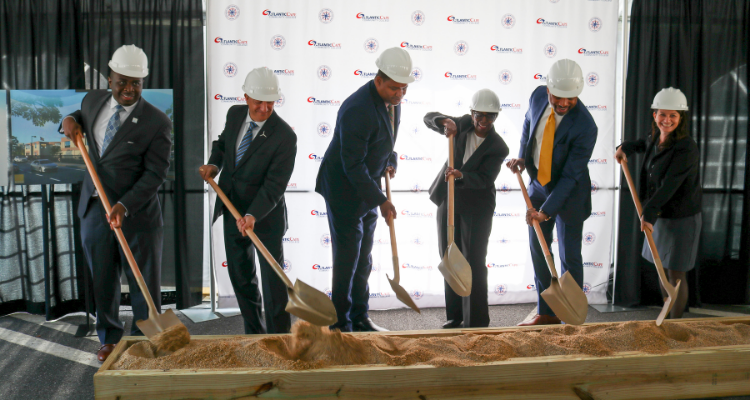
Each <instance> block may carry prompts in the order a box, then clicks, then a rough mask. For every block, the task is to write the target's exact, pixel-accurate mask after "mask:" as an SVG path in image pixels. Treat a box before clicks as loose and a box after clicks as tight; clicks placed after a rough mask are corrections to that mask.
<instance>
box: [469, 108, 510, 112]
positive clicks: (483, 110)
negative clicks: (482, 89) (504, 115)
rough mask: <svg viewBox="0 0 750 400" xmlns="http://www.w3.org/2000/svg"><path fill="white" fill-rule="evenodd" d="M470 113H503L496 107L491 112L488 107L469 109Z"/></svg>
mask: <svg viewBox="0 0 750 400" xmlns="http://www.w3.org/2000/svg"><path fill="white" fill-rule="evenodd" d="M471 111H479V112H492V113H494V112H496V113H499V112H500V111H503V109H502V108H500V107H498V108H497V109H496V110H491V109H490V108H489V107H477V108H471Z"/></svg>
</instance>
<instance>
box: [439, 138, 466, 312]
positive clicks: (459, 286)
mask: <svg viewBox="0 0 750 400" xmlns="http://www.w3.org/2000/svg"><path fill="white" fill-rule="evenodd" d="M454 138H455V136H454V137H451V139H450V140H449V141H448V166H450V167H451V168H453V140H454ZM454 185H455V178H454V177H453V175H451V176H450V178H448V248H447V249H446V250H445V254H443V260H442V261H440V265H438V270H439V271H440V273H441V274H443V278H445V281H446V282H448V285H449V286H450V287H451V289H453V291H454V292H456V293H457V294H458V295H459V296H462V297H466V296H469V295H470V294H471V265H469V262H468V261H466V258H465V257H464V255H463V254H461V250H459V249H458V246H456V244H455V243H454V241H453V233H454V230H455V227H454V226H453V191H454Z"/></svg>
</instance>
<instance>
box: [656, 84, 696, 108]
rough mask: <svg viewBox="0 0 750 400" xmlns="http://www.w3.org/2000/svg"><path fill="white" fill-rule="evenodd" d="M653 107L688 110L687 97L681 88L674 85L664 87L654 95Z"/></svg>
mask: <svg viewBox="0 0 750 400" xmlns="http://www.w3.org/2000/svg"><path fill="white" fill-rule="evenodd" d="M651 108H653V109H655V110H676V111H687V110H688V103H687V97H685V94H684V93H682V92H681V91H680V89H675V88H673V87H669V88H666V89H662V90H660V91H659V93H657V94H656V96H654V104H651Z"/></svg>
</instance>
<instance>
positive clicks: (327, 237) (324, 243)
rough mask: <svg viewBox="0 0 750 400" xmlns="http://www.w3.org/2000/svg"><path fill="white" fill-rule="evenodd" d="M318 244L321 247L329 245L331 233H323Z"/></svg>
mask: <svg viewBox="0 0 750 400" xmlns="http://www.w3.org/2000/svg"><path fill="white" fill-rule="evenodd" d="M320 245H321V246H323V247H331V235H329V234H327V233H326V234H324V235H323V236H321V237H320Z"/></svg>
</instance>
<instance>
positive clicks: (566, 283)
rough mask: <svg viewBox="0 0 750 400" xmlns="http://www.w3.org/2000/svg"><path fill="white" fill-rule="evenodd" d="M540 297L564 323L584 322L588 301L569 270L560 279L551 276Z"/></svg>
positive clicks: (577, 323)
mask: <svg viewBox="0 0 750 400" xmlns="http://www.w3.org/2000/svg"><path fill="white" fill-rule="evenodd" d="M542 298H543V299H544V301H545V302H547V305H549V307H550V308H551V309H552V311H554V312H555V315H557V317H558V318H560V319H561V320H563V321H564V322H565V323H566V324H571V325H581V324H583V323H584V322H586V314H588V310H589V302H588V300H587V299H586V295H585V294H584V293H583V290H581V287H580V286H578V283H576V281H575V279H573V277H572V276H571V275H570V273H569V272H565V273H564V274H563V276H562V277H561V278H560V279H555V278H552V281H551V282H550V285H549V287H548V288H547V289H546V290H545V291H543V292H542Z"/></svg>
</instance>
